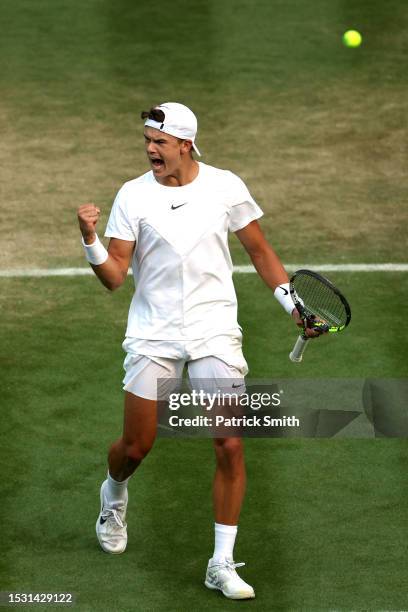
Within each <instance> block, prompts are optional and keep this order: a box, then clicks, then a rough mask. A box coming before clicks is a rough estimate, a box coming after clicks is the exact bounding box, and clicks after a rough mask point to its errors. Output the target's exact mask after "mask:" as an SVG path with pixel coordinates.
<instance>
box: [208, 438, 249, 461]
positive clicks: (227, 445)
mask: <svg viewBox="0 0 408 612" xmlns="http://www.w3.org/2000/svg"><path fill="white" fill-rule="evenodd" d="M215 452H216V454H217V456H218V457H220V458H225V459H228V460H230V461H231V460H234V459H235V460H236V459H240V458H241V457H242V455H243V444H242V440H241V438H222V439H218V440H217V441H216V443H215Z"/></svg>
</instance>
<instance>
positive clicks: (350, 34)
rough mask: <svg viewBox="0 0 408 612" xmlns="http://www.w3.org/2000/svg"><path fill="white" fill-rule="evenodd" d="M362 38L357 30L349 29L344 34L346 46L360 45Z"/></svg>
mask: <svg viewBox="0 0 408 612" xmlns="http://www.w3.org/2000/svg"><path fill="white" fill-rule="evenodd" d="M362 40H363V38H362V36H361V34H360V32H357V30H347V32H344V34H343V43H344V44H345V45H346V47H359V46H360V45H361V41H362Z"/></svg>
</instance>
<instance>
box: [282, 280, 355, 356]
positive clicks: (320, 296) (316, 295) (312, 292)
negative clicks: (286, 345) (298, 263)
mask: <svg viewBox="0 0 408 612" xmlns="http://www.w3.org/2000/svg"><path fill="white" fill-rule="evenodd" d="M289 286H290V295H291V297H292V300H293V303H294V305H295V306H296V308H297V310H298V312H299V314H300V316H301V318H302V321H303V327H304V331H303V333H302V334H301V335H300V336H299V338H298V339H297V340H296V344H295V346H294V347H293V350H292V352H291V353H290V355H289V359H290V360H291V361H294V362H300V361H302V356H303V351H304V350H305V348H306V343H307V341H308V340H309V338H308V336H307V335H306V329H307V328H309V329H315V330H317V331H319V332H320V333H324V332H330V333H336V332H339V331H342V330H343V329H344V328H345V327H347V325H348V324H349V323H350V321H351V309H350V306H349V303H348V302H347V300H346V298H345V297H344V295H342V293H340V291H339V290H338V289H337V288H336V287H335V286H334V285H333V284H332V283H331V282H330V281H329V280H328V279H327V278H325V277H324V276H322V275H321V274H317V272H312V271H311V270H298V271H297V272H295V273H294V275H293V276H292V278H291V279H290V282H289Z"/></svg>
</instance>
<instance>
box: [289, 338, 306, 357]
mask: <svg viewBox="0 0 408 612" xmlns="http://www.w3.org/2000/svg"><path fill="white" fill-rule="evenodd" d="M307 340H308V339H307V338H305V337H304V335H303V334H302V335H300V336H299V338H298V339H297V340H296V343H295V346H294V347H293V350H292V352H291V353H290V354H289V359H290V360H291V361H293V362H295V363H300V362H301V361H302V358H303V351H304V350H305V348H306V342H307Z"/></svg>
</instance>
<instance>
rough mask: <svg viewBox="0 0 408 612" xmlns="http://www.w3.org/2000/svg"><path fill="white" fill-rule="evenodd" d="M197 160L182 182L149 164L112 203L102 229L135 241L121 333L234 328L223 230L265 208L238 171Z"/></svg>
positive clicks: (174, 335)
mask: <svg viewBox="0 0 408 612" xmlns="http://www.w3.org/2000/svg"><path fill="white" fill-rule="evenodd" d="M198 163H199V173H198V175H197V177H196V178H195V180H194V181H192V182H191V183H188V184H187V185H183V186H181V187H166V186H163V185H161V184H160V183H159V182H158V181H156V179H155V177H154V174H153V172H152V171H150V172H147V173H146V174H143V175H142V176H140V177H139V178H136V179H134V180H131V181H128V182H127V183H125V184H124V185H123V187H122V188H121V189H120V191H119V192H118V194H117V196H116V199H115V201H114V203H113V207H112V211H111V214H110V217H109V221H108V225H107V228H106V232H105V236H107V237H109V238H119V239H122V240H135V241H136V247H135V251H134V254H133V258H132V270H133V276H134V279H135V285H136V290H135V293H134V295H133V299H132V302H131V305H130V310H129V317H128V325H127V330H126V337H129V338H140V339H147V340H194V339H199V338H208V337H211V336H215V335H218V334H223V333H230V332H234V331H237V330H239V326H238V322H237V299H236V295H235V289H234V285H233V282H232V269H233V266H232V261H231V256H230V252H229V248H228V231H231V232H236V231H237V230H240V229H242V228H244V227H245V226H246V225H248V223H250V222H251V221H253V220H254V219H258V218H259V217H261V216H262V214H263V213H262V211H261V209H260V208H259V206H258V205H257V204H256V202H255V201H254V200H253V198H252V197H251V195H250V193H249V191H248V189H247V188H246V186H245V184H244V182H243V181H242V180H241V179H240V178H239V177H238V176H236V175H235V174H233V173H232V172H229V171H227V170H220V169H218V168H214V167H212V166H209V165H207V164H204V163H202V162H198Z"/></svg>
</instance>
